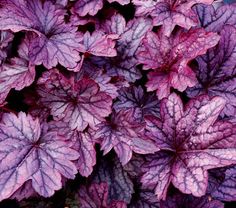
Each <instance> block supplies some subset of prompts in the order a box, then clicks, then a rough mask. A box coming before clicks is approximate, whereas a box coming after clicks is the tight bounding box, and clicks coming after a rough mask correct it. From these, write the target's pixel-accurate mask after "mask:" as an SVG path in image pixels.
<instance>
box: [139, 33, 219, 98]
mask: <svg viewBox="0 0 236 208" xmlns="http://www.w3.org/2000/svg"><path fill="white" fill-rule="evenodd" d="M219 38H220V37H219V36H218V35H217V34H215V33H212V32H206V31H205V30H203V29H192V30H190V31H188V32H184V31H180V32H178V33H177V34H176V35H175V36H171V37H170V38H167V37H166V36H164V35H163V34H162V33H161V32H159V33H157V34H156V33H154V32H149V33H147V35H146V37H145V38H144V39H143V45H142V46H141V47H140V48H139V50H138V52H137V56H138V60H139V63H141V64H144V67H143V68H144V69H153V71H152V72H150V73H149V75H148V77H149V81H148V83H147V85H146V86H147V89H148V91H153V90H157V91H156V93H157V95H158V97H159V99H162V98H164V97H166V96H168V95H169V93H170V88H171V87H173V88H175V89H178V90H179V91H181V92H182V91H184V90H185V89H186V88H187V87H188V86H189V87H192V86H194V85H196V83H197V80H196V77H195V73H194V72H193V71H192V69H191V68H190V67H189V66H188V63H189V62H190V61H191V60H192V59H194V58H196V57H197V56H198V55H202V54H204V53H206V51H207V49H208V48H211V47H213V46H215V45H216V44H217V43H218V41H219Z"/></svg>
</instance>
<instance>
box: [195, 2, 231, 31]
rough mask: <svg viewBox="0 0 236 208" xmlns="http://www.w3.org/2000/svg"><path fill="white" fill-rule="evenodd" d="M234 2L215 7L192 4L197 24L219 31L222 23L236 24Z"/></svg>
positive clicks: (209, 29)
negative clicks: (196, 16) (197, 20)
mask: <svg viewBox="0 0 236 208" xmlns="http://www.w3.org/2000/svg"><path fill="white" fill-rule="evenodd" d="M235 9H236V4H230V5H222V6H220V7H219V8H217V9H215V8H214V6H213V5H203V4H199V5H196V6H194V10H195V12H196V13H197V15H198V19H199V25H200V26H201V27H203V28H206V30H208V31H215V32H220V31H221V30H222V28H223V26H224V25H234V26H236V10H235Z"/></svg>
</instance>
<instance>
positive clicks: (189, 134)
mask: <svg viewBox="0 0 236 208" xmlns="http://www.w3.org/2000/svg"><path fill="white" fill-rule="evenodd" d="M224 105H225V101H224V99H223V98H220V97H214V98H212V99H209V98H208V97H207V96H202V97H198V98H196V99H193V100H191V101H190V102H189V103H188V104H187V105H186V107H185V108H184V107H183V104H182V101H181V99H180V98H179V97H178V96H177V95H176V94H171V95H170V96H169V97H168V98H166V99H164V100H163V101H162V103H161V119H159V118H156V117H154V116H147V119H146V121H147V130H148V131H149V133H148V135H149V136H150V137H152V138H153V139H155V141H156V144H157V146H158V147H160V148H161V149H162V151H161V152H158V153H156V154H154V155H149V156H147V163H146V164H144V165H143V172H144V173H145V174H144V175H143V177H142V183H143V184H144V186H145V187H146V186H147V187H153V188H155V193H156V195H157V197H158V199H165V197H166V193H167V188H168V186H169V184H170V182H172V183H173V185H174V186H175V187H176V188H178V189H179V190H181V191H182V192H183V193H187V194H190V193H191V194H193V195H194V196H197V197H199V196H203V195H204V194H205V192H206V188H207V182H208V181H207V180H208V173H207V170H208V169H212V168H217V167H224V166H227V165H231V164H235V163H236V160H235V158H236V157H235V155H236V148H235V146H236V144H235V143H236V142H235V141H236V140H235V138H236V127H235V125H233V124H232V123H230V122H222V121H217V122H216V119H217V117H218V115H219V114H220V112H221V111H222V109H223V108H224Z"/></svg>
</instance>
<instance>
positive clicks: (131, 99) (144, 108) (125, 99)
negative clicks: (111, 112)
mask: <svg viewBox="0 0 236 208" xmlns="http://www.w3.org/2000/svg"><path fill="white" fill-rule="evenodd" d="M158 106H159V101H158V99H157V97H156V96H155V94H153V93H146V92H144V90H143V88H142V87H141V86H139V87H134V86H132V87H129V88H123V89H121V90H120V91H119V96H118V100H117V102H115V103H114V109H115V110H116V111H120V110H122V109H125V110H127V109H133V111H134V117H135V118H136V119H138V120H143V118H144V116H145V115H155V116H159V108H158Z"/></svg>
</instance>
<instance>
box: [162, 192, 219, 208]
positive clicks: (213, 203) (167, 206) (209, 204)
mask: <svg viewBox="0 0 236 208" xmlns="http://www.w3.org/2000/svg"><path fill="white" fill-rule="evenodd" d="M160 204H161V208H179V207H188V208H224V204H223V203H222V202H220V201H217V200H212V199H211V198H208V197H207V196H204V197H200V198H196V197H193V196H191V195H184V194H180V193H176V194H175V195H174V196H169V197H168V198H167V200H166V201H161V203H160Z"/></svg>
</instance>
